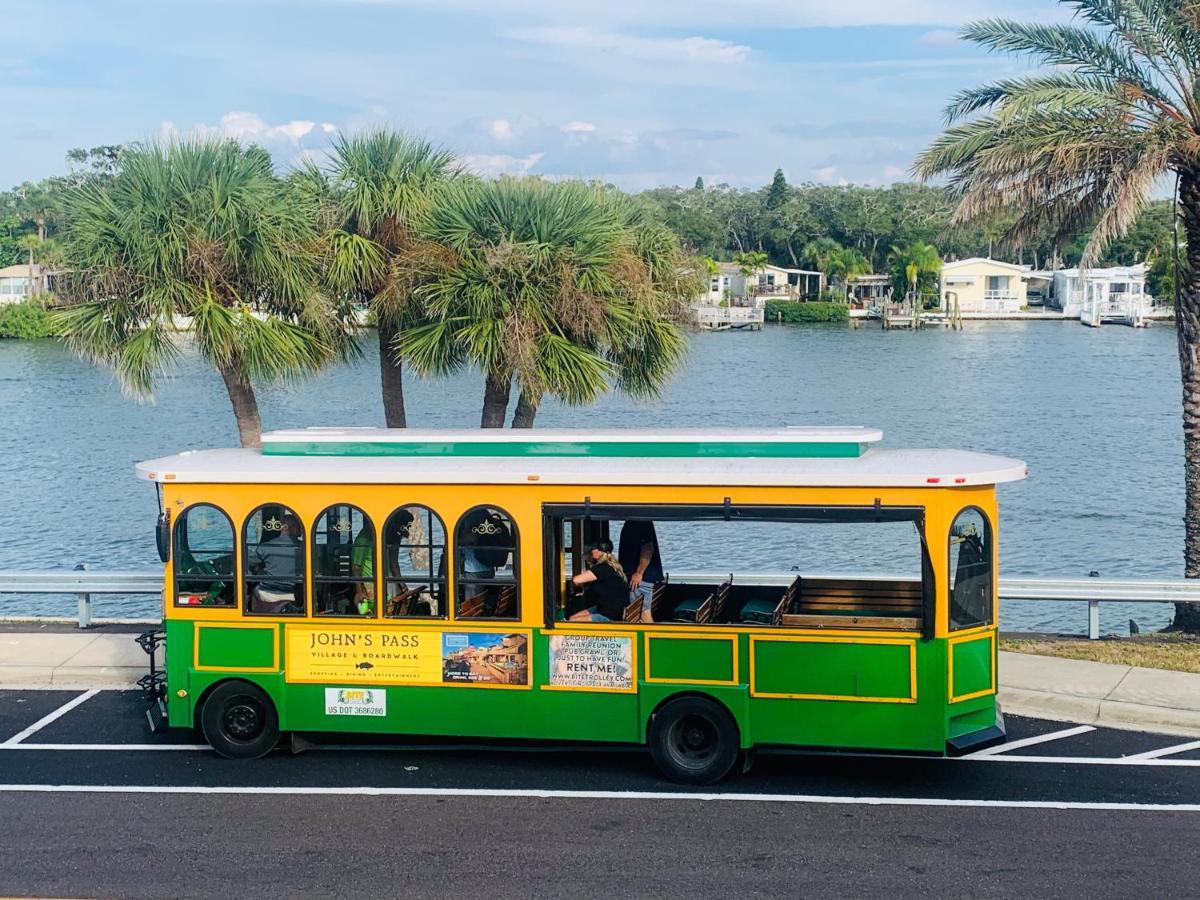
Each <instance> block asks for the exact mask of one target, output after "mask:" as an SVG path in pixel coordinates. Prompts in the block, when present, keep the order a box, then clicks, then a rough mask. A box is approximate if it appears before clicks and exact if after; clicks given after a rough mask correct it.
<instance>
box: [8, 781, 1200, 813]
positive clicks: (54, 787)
mask: <svg viewBox="0 0 1200 900" xmlns="http://www.w3.org/2000/svg"><path fill="white" fill-rule="evenodd" d="M0 793H9V794H19V793H38V794H226V795H235V796H255V795H263V796H272V797H279V796H318V797H502V798H504V799H509V800H511V799H515V798H528V799H533V800H689V801H697V800H698V801H720V802H725V803H812V804H822V805H852V806H950V807H956V806H957V807H980V808H985V809H987V808H992V809H1080V810H1110V811H1131V812H1191V813H1197V812H1200V803H1176V804H1168V803H1089V802H1083V801H1071V800H1061V801H1060V800H965V799H957V798H947V797H839V796H827V795H823V794H738V793H729V794H718V793H711V792H705V793H700V792H695V793H688V792H683V791H679V792H676V791H567V790H537V789H521V788H514V789H510V790H501V789H493V788H400V787H390V788H389V787H260V786H251V787H233V786H219V787H208V786H183V785H115V784H101V785H82V784H79V785H76V784H0Z"/></svg>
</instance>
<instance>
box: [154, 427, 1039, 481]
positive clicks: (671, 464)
mask: <svg viewBox="0 0 1200 900" xmlns="http://www.w3.org/2000/svg"><path fill="white" fill-rule="evenodd" d="M537 434H538V435H539V437H540V436H541V434H542V432H537ZM739 434H742V435H743V437H744V432H739ZM137 474H138V476H139V477H140V478H145V479H149V480H150V481H156V482H170V483H204V484H232V483H240V484H525V483H528V482H531V481H534V482H537V483H539V484H582V485H591V484H613V485H617V484H619V485H719V486H730V487H735V486H762V487H947V486H951V487H952V486H954V485H981V484H1000V483H1002V482H1007V481H1018V480H1020V479H1022V478H1024V477H1025V476H1026V474H1027V471H1026V467H1025V463H1024V462H1022V461H1021V460H1019V459H1012V458H1010V457H1006V456H993V455H990V454H985V453H974V452H970V451H965V450H881V449H871V450H867V451H866V452H864V453H863V454H862V455H861V456H857V457H800V458H740V457H698V458H679V457H670V458H653V459H638V458H630V457H602V458H601V457H585V458H577V457H537V458H530V457H508V456H454V457H450V456H446V457H442V456H434V457H387V456H265V455H263V454H262V453H261V452H259V451H257V450H242V449H231V450H191V451H188V452H185V453H180V454H177V455H175V456H167V457H163V458H161V459H154V460H149V461H148V462H143V463H139V464H138V465H137Z"/></svg>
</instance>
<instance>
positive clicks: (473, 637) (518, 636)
mask: <svg viewBox="0 0 1200 900" xmlns="http://www.w3.org/2000/svg"><path fill="white" fill-rule="evenodd" d="M442 681H443V682H444V683H446V684H509V685H528V684H529V635H528V634H524V633H515V634H512V633H510V634H495V633H490V632H479V631H447V632H445V633H444V634H442Z"/></svg>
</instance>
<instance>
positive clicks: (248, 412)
mask: <svg viewBox="0 0 1200 900" xmlns="http://www.w3.org/2000/svg"><path fill="white" fill-rule="evenodd" d="M217 368H218V369H219V370H220V372H221V379H222V380H223V381H224V382H225V390H226V391H228V392H229V402H230V404H231V405H232V406H233V415H234V418H235V419H237V427H238V440H239V441H240V442H241V445H242V446H243V447H261V446H262V417H261V416H259V414H258V399H257V398H256V397H255V396H254V387H253V386H252V385H251V384H250V381H249V380H248V379H247V378H246V376H244V375H243V374H242V373H241V372H239V371H237V367H236V366H235V365H233V364H232V363H228V364H225V365H219V366H218V367H217Z"/></svg>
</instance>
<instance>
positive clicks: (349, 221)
mask: <svg viewBox="0 0 1200 900" xmlns="http://www.w3.org/2000/svg"><path fill="white" fill-rule="evenodd" d="M456 174H457V170H456V168H455V166H454V158H453V156H452V155H451V154H450V153H449V152H447V151H445V150H442V149H439V148H437V147H435V146H433V145H432V144H430V143H427V142H425V141H421V140H417V139H415V138H412V137H409V136H407V135H405V134H402V133H401V132H398V131H393V130H388V129H379V130H376V131H369V132H365V133H361V134H356V135H354V136H352V137H338V138H337V139H336V140H335V141H334V145H333V177H332V180H331V184H330V189H331V194H332V200H333V203H334V204H335V208H336V223H335V227H334V229H333V231H332V232H331V233H330V235H329V240H330V243H329V247H330V263H329V271H330V273H331V275H332V276H333V282H334V284H335V286H336V287H337V288H338V290H339V291H340V292H342V293H344V294H347V295H349V296H351V297H353V298H354V300H356V301H357V302H361V303H365V304H366V305H367V307H368V308H369V309H370V311H371V313H372V316H373V318H374V320H375V325H376V327H377V329H378V336H379V373H380V385H381V390H382V394H383V414H384V420H385V422H386V424H387V426H388V427H389V428H404V427H405V425H406V422H407V418H406V415H405V409H404V379H403V369H402V359H401V357H400V355H399V352H398V346H397V337H398V335H399V334H400V332H401V331H402V330H403V328H404V324H405V322H406V321H407V320H409V319H411V318H412V315H413V310H411V309H410V307H409V299H410V297H411V295H412V290H413V287H414V283H413V274H414V271H415V258H416V257H417V256H419V255H420V254H421V253H423V252H428V251H429V248H428V247H427V246H426V245H424V244H422V242H421V241H420V240H419V239H418V238H417V231H416V229H417V225H418V223H419V222H420V220H421V219H422V217H423V216H425V215H426V214H427V213H428V212H429V209H430V205H431V203H432V196H433V193H434V192H435V191H436V189H437V188H438V186H439V185H441V184H443V183H445V182H446V181H447V180H448V179H450V178H452V177H454V176H455V175H456Z"/></svg>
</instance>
